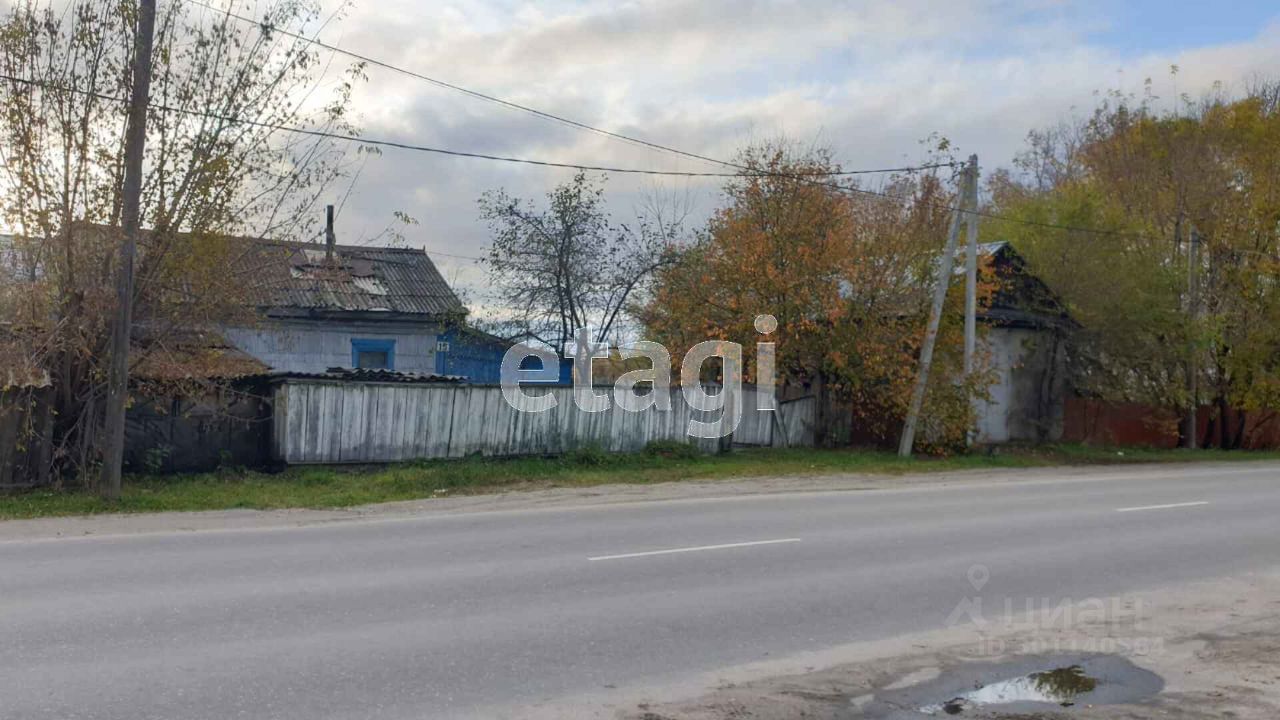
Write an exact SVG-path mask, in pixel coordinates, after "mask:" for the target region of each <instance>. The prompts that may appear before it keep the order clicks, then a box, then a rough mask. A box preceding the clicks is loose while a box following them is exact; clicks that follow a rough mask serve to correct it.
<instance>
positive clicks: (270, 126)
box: [0, 0, 1151, 260]
mask: <svg viewBox="0 0 1280 720" xmlns="http://www.w3.org/2000/svg"><path fill="white" fill-rule="evenodd" d="M188 1H189V2H194V1H195V0H188ZM0 80H5V81H9V82H16V83H20V84H24V85H29V86H33V87H40V88H44V89H51V90H58V91H61V92H73V93H79V94H82V95H87V96H91V97H96V98H99V99H102V100H108V101H112V102H120V103H123V102H125V100H124V99H123V98H119V97H115V96H112V95H107V94H104V93H99V92H96V91H92V90H83V89H80V88H72V87H65V86H57V85H53V84H50V83H47V82H43V81H37V80H29V79H27V78H20V77H15V76H12V75H7V74H0ZM148 108H149V109H152V110H159V111H162V112H175V113H179V114H183V115H191V116H195V117H204V118H209V119H214V120H221V121H223V122H228V123H233V124H241V125H248V126H250V127H259V128H263V129H267V130H275V131H278V132H287V133H294V134H298V135H307V136H311V137H318V138H325V139H330V140H342V141H345V142H356V143H364V144H366V145H375V146H380V147H391V148H398V149H401V150H410V151H414V152H426V153H435V154H440V155H449V156H454V157H465V158H474V159H481V160H493V161H499V162H509V163H517V164H525V165H534V166H540V167H555V168H566V169H574V170H587V171H592V172H604V173H621V174H635V175H656V176H675V177H726V178H733V177H745V178H769V177H777V178H783V179H790V180H796V181H799V182H804V183H807V184H810V185H814V186H818V187H825V188H829V189H831V190H835V191H838V192H842V193H849V194H858V195H867V196H872V197H879V198H884V199H888V200H895V201H898V202H904V201H906V200H907V199H908V198H905V197H902V196H900V195H894V194H891V193H886V192H880V191H876V190H867V189H865V188H859V187H850V186H847V185H839V184H836V183H832V182H824V181H822V180H815V179H813V178H812V177H804V176H802V175H798V174H795V173H779V172H759V171H752V170H750V169H749V168H748V169H747V171H746V172H735V173H727V172H719V173H711V172H681V171H672V170H647V169H642V168H619V167H611V166H605V165H586V164H577V163H560V162H552V161H548V160H533V159H529V158H517V157H506V156H501V155H487V154H484V153H472V152H465V151H461V150H450V149H447V148H437V147H431V146H427V145H415V144H412V143H404V142H398V141H393V140H378V139H373V138H364V137H360V136H358V135H346V134H342V133H334V132H328V131H325V130H314V129H309V128H301V127H294V126H290V125H281V124H278V123H267V122H262V121H259V120H250V119H247V118H236V117H230V116H226V115H220V114H218V113H211V112H208V111H201V110H190V109H187V108H178V107H172V106H169V105H160V104H156V103H151V104H149V105H148ZM954 165H955V163H939V164H934V165H919V166H915V167H909V168H897V169H895V170H860V171H849V172H859V173H872V172H892V171H903V172H906V171H912V170H923V169H932V168H941V167H953V166H954ZM936 207H937V208H938V209H941V210H947V211H955V210H957V209H958V208H957V206H955V205H951V204H937V205H936ZM964 212H974V213H975V214H976V215H978V216H979V217H984V218H987V219H990V220H999V221H1002V222H1012V223H1016V224H1020V225H1028V226H1033V227H1041V228H1046V229H1054V230H1064V231H1068V232H1080V233H1086V234H1092V235H1108V236H1114V237H1133V238H1144V239H1151V238H1149V237H1148V236H1146V235H1143V234H1141V233H1134V232H1125V231H1119V230H1104V229H1101V228H1090V227H1082V226H1075V225H1061V224H1057V223H1050V222H1041V221H1036V220H1024V219H1021V218H1013V217H1008V216H1005V215H1000V214H997V213H992V212H989V211H983V210H967V209H966V210H964ZM440 254H444V253H440ZM463 259H467V260H479V259H480V258H473V257H464V258H463Z"/></svg>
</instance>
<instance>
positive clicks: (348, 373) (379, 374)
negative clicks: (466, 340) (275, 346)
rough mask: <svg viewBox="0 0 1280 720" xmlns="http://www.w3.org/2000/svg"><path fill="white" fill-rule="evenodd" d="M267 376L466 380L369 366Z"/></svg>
mask: <svg viewBox="0 0 1280 720" xmlns="http://www.w3.org/2000/svg"><path fill="white" fill-rule="evenodd" d="M266 375H267V376H268V377H271V378H273V379H279V380H289V379H299V380H347V381H355V382H396V383H410V384H414V383H461V382H464V381H465V380H466V378H465V377H464V376H462V375H441V374H439V373H416V372H397V371H395V370H376V369H371V368H357V369H353V368H329V369H328V370H326V371H325V372H322V373H315V372H312V373H308V372H289V371H283V372H272V373H267V374H266Z"/></svg>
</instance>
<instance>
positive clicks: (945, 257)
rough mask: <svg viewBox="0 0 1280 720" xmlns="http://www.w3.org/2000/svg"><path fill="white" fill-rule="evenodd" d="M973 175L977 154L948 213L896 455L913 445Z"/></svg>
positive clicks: (974, 190)
mask: <svg viewBox="0 0 1280 720" xmlns="http://www.w3.org/2000/svg"><path fill="white" fill-rule="evenodd" d="M977 175H978V156H977V155H970V156H969V165H968V167H966V168H965V170H964V181H963V182H962V183H961V189H960V193H959V195H958V198H957V203H956V207H955V209H954V210H953V211H952V213H951V228H950V230H948V232H947V246H946V247H945V248H944V249H943V251H942V260H941V262H939V263H938V283H937V286H936V287H934V289H933V306H932V307H931V308H930V310H929V326H928V328H927V329H926V330H925V334H924V344H923V345H922V346H921V347H920V371H919V374H918V375H917V376H916V386H915V390H914V391H913V392H912V393H911V406H910V408H908V410H907V420H906V423H905V424H904V425H903V427H902V438H901V439H900V440H899V442H898V457H904V458H906V457H911V451H912V448H913V447H914V446H915V440H916V425H917V423H918V422H919V421H920V407H921V406H922V405H924V393H925V390H926V389H927V388H928V386H929V366H930V365H931V364H932V363H933V346H934V343H936V342H937V340H938V325H939V324H941V322H942V305H943V303H945V302H946V300H947V286H948V285H950V284H951V268H952V265H953V263H954V261H955V255H956V244H957V242H959V239H960V219H961V216H962V215H963V214H964V207H965V205H966V204H967V203H968V202H969V201H970V199H971V198H972V197H974V196H976V194H977V187H978V183H977ZM974 209H975V210H976V209H977V208H976V207H975V208H974Z"/></svg>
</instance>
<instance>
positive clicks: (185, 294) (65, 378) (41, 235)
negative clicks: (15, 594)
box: [0, 0, 361, 481]
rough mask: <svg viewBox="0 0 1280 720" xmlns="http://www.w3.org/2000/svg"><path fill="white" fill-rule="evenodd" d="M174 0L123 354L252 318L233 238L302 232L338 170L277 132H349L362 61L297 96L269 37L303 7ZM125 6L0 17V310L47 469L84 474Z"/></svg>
mask: <svg viewBox="0 0 1280 720" xmlns="http://www.w3.org/2000/svg"><path fill="white" fill-rule="evenodd" d="M191 8H192V6H191V5H190V4H188V3H165V4H163V5H162V7H161V8H160V10H159V14H158V17H157V19H156V30H155V43H154V54H153V66H154V67H153V79H152V85H151V111H150V118H149V121H148V129H147V139H146V156H145V160H144V169H145V175H144V179H143V193H142V224H143V227H144V228H146V231H145V232H144V234H143V236H142V238H141V244H140V246H139V249H138V266H137V274H136V277H137V282H136V286H135V318H136V322H137V327H138V328H139V335H140V336H145V338H146V340H147V343H146V346H145V347H144V348H142V350H141V352H139V353H138V354H137V355H136V357H135V358H134V360H133V364H135V365H136V364H137V363H139V362H145V361H146V360H147V358H148V355H149V354H152V353H157V352H160V353H162V352H164V351H165V350H164V348H165V342H164V339H165V338H166V336H167V335H169V334H170V333H172V332H173V331H174V330H175V329H184V330H185V329H189V328H191V327H193V326H195V327H206V326H208V325H210V324H216V323H218V322H221V321H227V320H232V319H241V320H244V321H249V320H251V319H252V317H251V315H250V313H251V310H250V309H249V308H248V303H247V302H246V300H247V297H246V288H248V287H249V286H250V285H252V282H251V280H252V278H253V277H254V273H253V271H254V269H253V268H251V267H245V264H244V263H243V262H242V259H243V258H244V257H245V256H246V251H247V241H246V240H244V239H241V238H243V237H245V236H249V237H262V236H273V237H294V238H300V239H307V238H308V237H310V233H309V232H308V230H309V228H310V227H312V226H313V225H314V224H315V223H316V222H317V218H316V217H315V216H316V213H313V212H312V210H313V207H314V206H315V204H316V200H317V197H318V195H319V193H321V192H323V190H324V189H325V188H326V187H327V186H328V185H329V183H330V182H331V181H333V180H334V179H336V178H337V177H338V176H340V175H341V174H342V172H343V169H344V159H343V158H344V155H343V153H342V152H341V151H340V150H339V149H338V148H336V147H335V146H334V145H333V143H332V142H331V141H328V140H325V139H322V138H316V137H306V136H293V135H290V134H287V133H283V132H281V131H279V130H277V129H276V128H277V127H280V126H300V127H308V128H311V129H318V130H327V131H330V132H340V133H347V132H351V127H350V125H349V123H348V122H347V119H346V114H347V110H346V108H347V104H348V101H349V97H350V91H351V88H352V82H354V81H355V80H356V79H357V78H358V77H359V76H360V72H361V68H360V66H355V67H353V68H351V70H350V71H349V73H348V74H347V75H346V76H345V80H344V82H342V83H340V84H339V86H338V87H337V89H336V91H335V94H334V95H333V96H332V98H330V99H328V100H317V99H316V97H314V96H313V92H314V91H315V90H316V89H317V84H318V82H319V80H320V76H321V74H322V71H323V66H322V65H321V64H320V57H319V56H318V55H317V54H316V52H315V51H314V49H313V48H312V47H311V46H309V45H308V44H307V43H305V42H304V41H301V40H297V39H292V38H288V37H286V36H283V35H280V34H278V33H275V32H273V28H274V27H277V26H285V25H294V24H299V23H305V22H306V21H307V20H309V19H310V18H311V17H312V14H311V12H310V11H309V10H307V9H306V6H305V5H303V4H302V3H300V2H296V1H295V0H285V1H284V2H279V3H276V4H273V5H271V6H269V7H267V8H266V9H265V11H264V12H263V16H262V22H261V24H260V25H258V26H245V25H241V24H239V23H238V22H237V21H236V20H234V19H233V18H231V17H230V16H228V15H226V14H221V13H214V14H212V15H205V14H201V13H197V12H193V11H192V10H191ZM135 12H136V7H135V6H134V5H133V4H132V3H131V2H124V3H118V2H110V1H108V0H78V1H75V2H72V4H71V6H70V7H69V8H67V9H66V11H65V12H63V11H62V10H58V11H56V12H55V10H54V9H53V8H52V7H49V6H44V5H40V4H37V3H34V2H26V3H21V4H18V5H16V6H15V7H13V9H12V10H10V12H9V14H8V16H7V17H6V18H5V19H4V21H3V24H2V25H0V74H2V75H3V76H4V77H3V79H0V84H2V85H3V91H2V92H0V163H2V165H3V167H2V168H0V184H2V185H3V193H2V194H0V223H3V226H4V227H5V228H6V229H8V230H9V231H10V232H12V234H13V239H12V241H11V248H10V249H9V252H8V253H7V256H6V258H5V260H6V264H7V266H8V267H7V273H6V274H5V276H6V277H8V278H12V281H9V282H6V287H5V288H4V292H3V293H0V303H3V306H2V307H0V310H3V313H4V316H5V317H6V318H9V319H11V322H13V323H14V325H15V326H17V327H18V328H19V329H20V335H21V337H22V338H23V341H22V348H21V350H22V351H23V353H24V354H25V355H26V356H27V358H28V359H29V362H30V363H31V364H33V365H34V366H36V367H40V368H43V369H44V370H47V371H48V373H49V375H50V376H51V378H52V381H53V384H54V386H55V389H56V423H55V424H56V427H55V429H54V433H53V437H54V439H55V444H56V447H55V451H54V453H53V457H54V462H55V463H56V464H57V465H58V468H59V470H60V474H61V475H63V476H69V477H70V476H79V477H81V478H84V479H86V481H91V480H90V479H91V478H92V474H93V473H92V466H93V465H94V464H95V463H96V462H97V461H98V457H99V455H98V445H97V443H98V440H99V437H100V434H101V432H100V431H101V423H102V400H103V391H104V381H105V357H104V352H103V351H104V348H105V346H106V340H107V330H108V327H107V324H108V317H109V314H110V311H111V309H112V308H113V306H114V299H113V297H112V287H113V285H112V278H113V277H114V275H115V266H116V248H117V247H118V244H119V242H118V240H119V235H118V233H119V227H120V213H121V184H122V183H121V181H122V173H123V147H124V143H123V133H124V128H125V117H126V113H127V104H126V103H125V102H124V99H125V98H127V97H128V96H129V94H130V88H131V85H132V80H131V77H130V74H129V67H130V62H129V61H130V55H131V49H132V47H133V33H134V30H135V23H134V22H133V16H134V13H135ZM300 138H302V139H300ZM135 341H137V338H136V337H135Z"/></svg>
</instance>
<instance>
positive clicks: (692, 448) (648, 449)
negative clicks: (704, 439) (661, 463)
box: [644, 440, 702, 460]
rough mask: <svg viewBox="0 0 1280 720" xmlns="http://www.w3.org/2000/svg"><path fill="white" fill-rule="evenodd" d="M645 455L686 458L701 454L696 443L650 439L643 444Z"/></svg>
mask: <svg viewBox="0 0 1280 720" xmlns="http://www.w3.org/2000/svg"><path fill="white" fill-rule="evenodd" d="M644 453H645V454H646V455H653V456H654V457H663V458H677V459H681V460H687V459H690V458H696V457H698V456H700V455H702V451H701V450H699V449H698V446H697V445H694V444H692V443H686V442H680V441H679V440H651V441H649V443H648V444H647V445H645V446H644Z"/></svg>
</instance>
